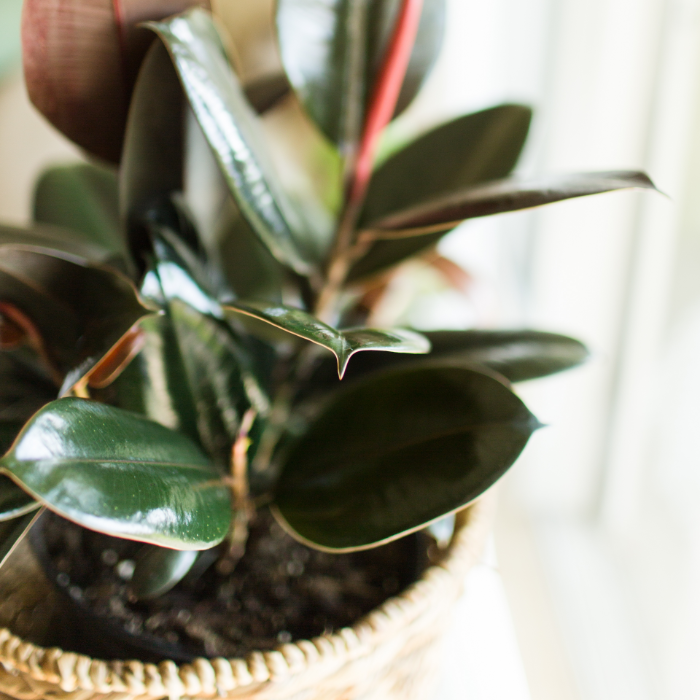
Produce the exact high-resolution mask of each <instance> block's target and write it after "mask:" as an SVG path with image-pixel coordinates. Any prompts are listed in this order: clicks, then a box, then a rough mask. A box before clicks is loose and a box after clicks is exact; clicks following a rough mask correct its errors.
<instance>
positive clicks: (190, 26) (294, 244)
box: [148, 10, 320, 274]
mask: <svg viewBox="0 0 700 700" xmlns="http://www.w3.org/2000/svg"><path fill="white" fill-rule="evenodd" d="M148 26H149V27H150V28H151V29H153V30H154V31H155V32H156V33H157V34H158V36H159V37H160V39H161V40H162V41H163V43H164V44H165V45H166V46H167V47H168V50H169V51H170V54H171V57H172V60H173V64H174V65H175V68H176V69H177V71H178V74H179V76H180V80H181V81H182V86H183V88H184V90H185V94H186V95H187V97H188V100H189V103H190V106H191V108H192V110H193V112H194V114H195V116H196V117H197V120H198V122H199V124H200V126H201V128H202V131H203V132H204V135H205V136H206V138H207V140H208V141H209V144H210V145H211V147H212V149H213V151H214V154H215V155H216V158H217V161H218V162H219V165H220V166H221V169H222V172H223V173H224V176H225V178H226V180H227V183H228V185H229V187H230V189H231V192H232V194H233V195H234V197H235V199H236V202H237V204H238V206H239V207H240V209H241V211H242V212H243V214H244V216H245V218H246V220H247V221H248V222H249V223H250V225H251V226H252V228H253V229H254V231H255V232H256V234H257V235H258V236H259V237H260V239H261V241H262V242H263V243H264V244H265V245H266V246H267V247H268V248H269V249H270V251H271V252H272V254H273V255H274V256H275V257H276V258H277V259H278V260H279V261H280V262H282V263H283V264H285V265H288V266H289V267H291V268H293V269H294V270H296V271H297V272H299V273H300V274H305V273H308V272H310V271H311V270H312V269H313V268H314V264H315V262H316V261H317V260H318V258H319V255H320V253H319V251H317V250H315V246H316V243H315V234H312V233H311V232H310V231H309V229H308V227H307V225H306V222H304V221H303V220H302V219H301V217H300V215H299V213H298V211H297V210H296V209H295V208H294V206H293V205H292V203H291V201H290V200H289V199H288V197H287V196H286V195H285V193H284V191H283V190H282V187H281V186H280V185H279V183H278V182H277V181H276V179H275V175H274V172H273V170H272V168H271V167H270V166H269V164H268V162H267V159H266V157H265V147H264V141H263V138H262V134H261V132H260V127H259V124H258V123H257V116H256V115H255V113H254V111H253V109H252V107H251V106H250V105H249V104H248V101H247V99H246V98H245V95H244V93H243V91H242V89H241V86H240V85H239V82H238V79H237V77H236V75H235V74H234V72H233V70H232V68H231V66H230V65H229V63H228V61H227V59H226V57H225V55H224V52H223V49H222V47H221V43H220V39H219V36H218V34H217V31H216V28H215V26H214V24H213V22H212V20H211V17H210V16H209V15H208V14H207V13H206V12H203V11H201V10H193V11H191V12H188V13H186V14H184V15H180V16H177V17H174V18H172V19H170V20H168V21H167V22H159V23H151V24H149V25H148Z"/></svg>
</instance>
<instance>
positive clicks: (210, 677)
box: [0, 489, 495, 698]
mask: <svg viewBox="0 0 700 700" xmlns="http://www.w3.org/2000/svg"><path fill="white" fill-rule="evenodd" d="M494 511H495V494H494V490H493V489H490V490H489V491H488V492H487V493H486V494H484V495H483V496H482V497H480V498H479V499H477V500H476V501H474V502H473V503H471V504H470V505H469V506H468V507H467V508H465V509H463V510H460V511H458V512H457V513H456V514H455V516H456V519H455V531H454V534H453V536H452V539H451V541H450V543H449V545H448V546H447V548H446V550H445V553H444V555H443V558H442V560H441V561H439V562H438V563H436V564H433V565H431V566H429V567H428V568H426V569H425V571H424V572H423V573H422V574H421V576H420V577H419V578H418V580H416V581H415V582H413V583H412V584H410V585H409V586H408V587H407V588H405V589H404V590H403V591H402V592H401V593H399V594H397V595H395V596H393V597H391V598H389V599H387V600H386V601H384V603H382V604H381V605H379V606H378V607H377V608H375V609H374V610H373V611H371V612H370V613H369V614H367V615H365V616H364V617H362V618H360V619H359V620H358V621H357V622H356V623H355V624H354V625H352V626H351V627H344V628H342V629H340V630H337V631H336V632H334V633H332V634H329V635H322V636H319V637H315V638H313V639H311V640H299V641H296V642H289V643H287V644H281V645H279V646H278V647H277V648H276V649H275V650H273V651H265V652H261V651H253V652H251V653H250V654H248V655H247V656H246V657H244V658H234V659H224V658H214V659H206V658H197V659H195V660H194V661H192V662H191V663H185V664H180V665H178V664H176V663H175V662H174V661H162V662H160V663H158V664H152V663H144V662H141V661H138V660H112V661H104V660H100V659H93V658H91V657H89V656H86V655H83V654H77V653H74V652H70V651H64V650H62V649H60V648H58V647H52V648H45V647H41V646H38V645H34V644H32V643H30V642H25V641H24V640H22V639H21V638H20V637H17V636H16V635H14V634H13V633H12V632H11V631H10V630H8V629H6V628H2V629H0V664H1V665H2V667H4V669H5V670H6V671H7V672H8V673H9V674H10V675H11V676H13V677H14V676H17V675H20V676H26V677H28V678H30V679H31V680H33V681H37V682H39V683H49V684H52V685H55V686H58V687H59V688H60V689H61V690H62V691H64V692H74V691H93V692H96V693H100V694H102V693H120V694H126V695H128V696H132V697H144V698H163V697H164V696H168V697H169V698H180V697H183V696H188V697H216V696H219V697H221V696H226V695H229V694H230V693H231V692H233V691H235V690H238V689H244V688H249V689H252V686H255V685H258V686H260V685H263V684H265V683H277V682H281V681H289V680H292V679H294V678H297V677H300V676H302V674H305V673H307V672H316V671H320V670H321V669H322V668H323V667H325V666H327V665H328V666H330V667H338V666H340V665H342V664H344V663H346V662H348V661H351V660H352V659H355V658H358V657H361V656H365V655H367V654H369V653H371V651H372V649H373V648H375V647H377V646H378V645H379V644H380V643H381V642H382V641H383V640H385V639H386V638H387V637H390V636H392V635H393V634H396V633H397V632H398V631H399V630H401V629H402V628H404V627H406V626H408V625H409V624H410V623H411V622H413V621H414V620H416V619H417V618H419V617H420V616H421V615H422V614H424V613H426V611H427V610H428V609H429V608H430V607H431V603H432V602H433V601H435V600H441V599H443V598H445V597H447V598H449V597H452V598H454V597H456V595H457V594H458V592H459V590H461V587H462V582H463V579H464V576H465V574H466V572H467V571H468V570H469V569H470V568H471V567H472V566H473V565H474V564H475V563H476V562H477V561H478V559H479V558H480V556H481V553H482V551H483V547H484V544H485V541H486V538H487V535H488V533H489V532H490V528H491V523H492V519H493V515H494ZM450 594H451V596H450ZM2 675H6V674H2ZM2 675H0V691H5V685H6V684H5V682H4V681H3V678H2Z"/></svg>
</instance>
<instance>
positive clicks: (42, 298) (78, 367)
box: [0, 245, 148, 391]
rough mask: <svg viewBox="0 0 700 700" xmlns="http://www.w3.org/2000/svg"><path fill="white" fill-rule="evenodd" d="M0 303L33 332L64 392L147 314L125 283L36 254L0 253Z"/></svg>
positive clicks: (9, 249)
mask: <svg viewBox="0 0 700 700" xmlns="http://www.w3.org/2000/svg"><path fill="white" fill-rule="evenodd" d="M0 251H1V255H0V300H1V301H2V302H5V303H10V304H13V305H14V306H16V307H17V308H18V309H20V310H21V311H22V312H23V313H24V314H26V315H27V316H28V317H29V318H30V319H31V320H32V322H33V323H34V324H35V325H36V327H37V328H38V331H39V333H40V334H41V337H42V338H43V341H44V343H45V346H46V350H47V352H48V354H49V355H50V357H51V359H52V360H53V361H54V362H55V364H56V367H57V368H58V370H59V371H60V372H61V373H62V374H66V379H65V383H64V391H67V390H68V389H69V388H70V387H71V386H73V384H75V382H77V381H78V380H79V379H80V378H82V377H83V376H84V375H85V374H86V373H87V372H88V371H89V370H90V369H91V368H92V367H93V366H94V365H95V363H96V362H97V361H99V360H100V359H101V358H102V357H103V356H104V355H105V354H106V353H107V352H108V351H109V350H110V349H111V348H112V347H113V346H114V345H115V343H117V342H118V341H119V340H120V338H121V337H122V336H123V335H124V333H126V332H127V331H128V330H129V329H130V328H131V327H132V326H133V325H134V323H136V322H137V321H138V320H139V319H140V318H142V317H143V316H144V315H146V314H147V313H148V309H147V308H146V307H145V306H143V304H142V303H141V302H140V300H139V297H138V295H137V293H136V290H135V289H134V287H133V285H132V284H131V283H130V282H129V280H128V279H127V278H126V277H124V276H122V275H120V274H119V273H117V272H116V271H113V270H110V269H108V268H106V267H98V266H95V265H89V264H87V263H86V262H85V261H84V260H81V259H80V258H76V257H69V256H60V257H59V255H58V253H56V254H48V253H46V252H43V251H42V250H41V249H39V248H36V249H34V248H30V247H21V246H12V245H5V246H2V247H1V248H0Z"/></svg>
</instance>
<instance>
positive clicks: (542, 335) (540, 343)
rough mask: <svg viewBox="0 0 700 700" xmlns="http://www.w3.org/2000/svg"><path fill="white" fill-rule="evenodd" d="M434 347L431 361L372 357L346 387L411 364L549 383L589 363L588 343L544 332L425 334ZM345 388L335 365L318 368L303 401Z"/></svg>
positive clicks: (354, 368) (355, 369)
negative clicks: (477, 368)
mask: <svg viewBox="0 0 700 700" xmlns="http://www.w3.org/2000/svg"><path fill="white" fill-rule="evenodd" d="M422 335H424V336H425V337H426V338H427V339H428V340H429V341H430V344H431V346H432V349H431V351H430V354H429V355H426V356H425V357H420V358H418V357H409V356H403V355H384V354H371V355H370V354H366V355H359V356H358V357H356V358H355V359H354V360H353V362H352V364H350V366H349V367H348V371H347V372H346V374H345V378H344V383H345V384H348V383H352V382H355V381H357V380H360V379H363V378H364V377H366V376H367V375H368V374H370V373H372V372H381V371H383V370H389V369H395V368H398V367H402V366H406V365H407V364H412V365H417V364H419V363H420V364H431V365H435V364H436V363H440V364H445V365H450V366H462V367H469V366H474V365H483V366H485V367H488V368H489V369H491V370H493V371H495V372H498V373H499V374H501V375H502V376H504V377H505V378H506V379H508V380H509V381H511V382H522V381H526V380H529V379H537V378H539V377H546V376H548V375H550V374H554V373H555V372H562V371H564V370H567V369H571V368H572V367H576V366H578V365H580V364H582V363H583V362H584V361H585V360H586V359H587V358H588V350H587V349H586V347H585V345H583V343H581V342H579V341H578V340H574V339H573V338H569V337H567V336H565V335H559V334H557V333H546V332H543V331H529V330H515V331H486V330H468V331H423V332H422ZM338 388H339V385H338V379H337V376H336V372H335V366H334V363H333V362H330V361H329V360H326V359H325V358H324V359H323V360H322V361H321V362H320V363H319V364H318V366H317V368H316V370H315V371H314V373H313V375H312V376H311V377H310V379H309V382H308V384H307V385H306V386H304V387H303V389H302V395H301V398H309V397H310V396H312V395H314V394H322V393H326V392H328V391H333V390H336V389H338Z"/></svg>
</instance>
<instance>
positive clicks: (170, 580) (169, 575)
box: [129, 545, 198, 600]
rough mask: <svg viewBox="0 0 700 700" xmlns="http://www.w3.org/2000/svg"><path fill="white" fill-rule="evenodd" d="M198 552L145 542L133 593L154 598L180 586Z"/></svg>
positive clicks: (138, 560)
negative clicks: (155, 545)
mask: <svg viewBox="0 0 700 700" xmlns="http://www.w3.org/2000/svg"><path fill="white" fill-rule="evenodd" d="M197 556H198V552H194V551H191V550H179V549H166V548H165V547H152V546H149V545H144V549H143V550H142V551H141V552H140V553H139V556H138V558H137V560H136V567H135V568H134V575H133V577H132V578H131V581H129V592H130V593H131V594H132V595H133V596H135V597H136V598H138V599H139V600H150V599H152V598H157V597H158V596H160V595H163V593H167V592H168V591H169V590H170V589H171V588H173V586H175V585H177V584H178V583H179V582H180V581H181V580H182V579H183V578H184V577H185V576H186V575H187V572H188V571H189V570H190V569H191V568H192V565H193V564H194V563H195V561H197Z"/></svg>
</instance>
